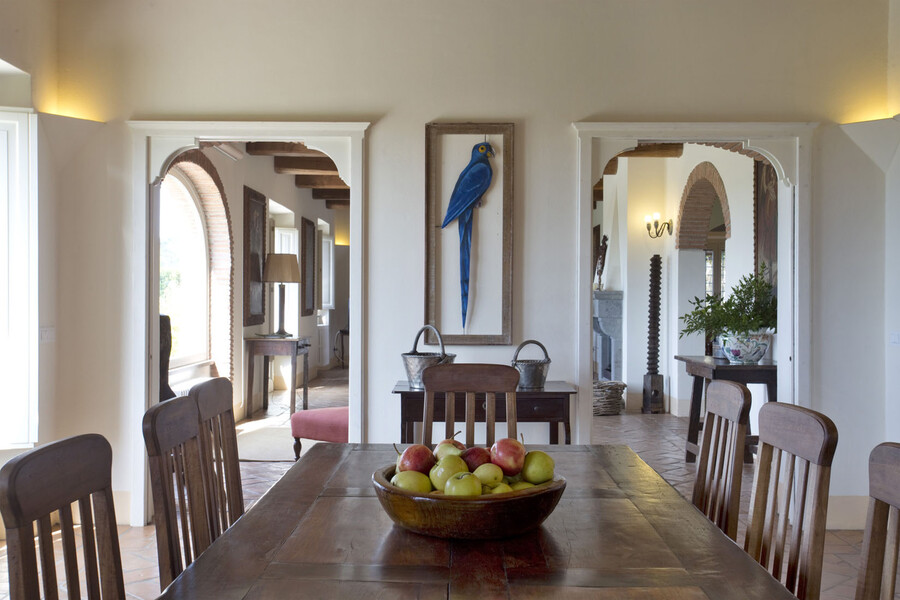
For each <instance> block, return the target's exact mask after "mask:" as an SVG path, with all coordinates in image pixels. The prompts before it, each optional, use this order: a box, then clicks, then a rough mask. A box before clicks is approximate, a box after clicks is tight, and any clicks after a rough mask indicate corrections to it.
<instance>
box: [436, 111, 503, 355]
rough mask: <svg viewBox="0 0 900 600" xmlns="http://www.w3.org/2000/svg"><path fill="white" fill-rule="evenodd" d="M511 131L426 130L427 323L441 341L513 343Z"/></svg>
mask: <svg viewBox="0 0 900 600" xmlns="http://www.w3.org/2000/svg"><path fill="white" fill-rule="evenodd" d="M513 131H514V127H513V124H512V123H428V124H427V125H426V126H425V197H426V201H425V202H426V204H425V230H426V234H425V235H426V240H425V242H426V243H425V248H426V261H425V263H426V266H425V322H426V323H429V324H431V325H434V326H435V327H436V328H437V329H438V330H439V331H440V332H441V337H442V338H443V340H444V343H445V344H470V345H509V344H510V343H511V342H512V317H511V313H512V310H511V297H512V259H513V257H512V248H513V240H512V237H513V227H512V224H513V172H514V165H515V155H514V139H513ZM426 342H427V343H430V344H436V343H437V339H436V338H434V336H433V334H432V333H431V332H428V334H427V339H426Z"/></svg>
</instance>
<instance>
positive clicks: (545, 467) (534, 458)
mask: <svg viewBox="0 0 900 600" xmlns="http://www.w3.org/2000/svg"><path fill="white" fill-rule="evenodd" d="M553 466H554V463H553V459H552V458H550V455H549V454H547V453H546V452H541V451H540V450H532V451H531V452H529V453H528V454H526V455H525V465H524V466H523V467H522V479H524V480H525V481H527V482H528V483H534V484H538V483H544V482H545V481H550V480H551V479H553Z"/></svg>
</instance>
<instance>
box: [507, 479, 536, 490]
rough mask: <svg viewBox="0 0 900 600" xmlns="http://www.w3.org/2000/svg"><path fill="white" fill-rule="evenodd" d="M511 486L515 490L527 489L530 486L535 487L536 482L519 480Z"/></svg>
mask: <svg viewBox="0 0 900 600" xmlns="http://www.w3.org/2000/svg"><path fill="white" fill-rule="evenodd" d="M509 487H511V488H512V490H513V491H514V492H515V491H518V490H525V489H528V488H533V487H534V484H533V483H528V482H527V481H517V482H515V483H514V484H512V485H511V486H509Z"/></svg>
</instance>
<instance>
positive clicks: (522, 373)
mask: <svg viewBox="0 0 900 600" xmlns="http://www.w3.org/2000/svg"><path fill="white" fill-rule="evenodd" d="M528 344H537V345H538V346H540V348H541V350H543V351H544V358H541V359H530V360H529V359H519V351H520V350H521V349H522V348H523V347H525V346H527V345H528ZM510 364H511V365H512V366H514V367H515V368H516V369H518V371H519V389H520V390H542V389H544V382H545V381H546V380H547V371H548V370H550V356H549V355H548V354H547V349H546V348H544V345H543V344H542V343H540V342H539V341H537V340H525V341H524V342H522V343H521V344H519V347H518V348H516V353H515V354H514V355H513V359H512V362H511V363H510Z"/></svg>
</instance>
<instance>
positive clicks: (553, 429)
mask: <svg viewBox="0 0 900 600" xmlns="http://www.w3.org/2000/svg"><path fill="white" fill-rule="evenodd" d="M550 443H551V444H559V421H550Z"/></svg>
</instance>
